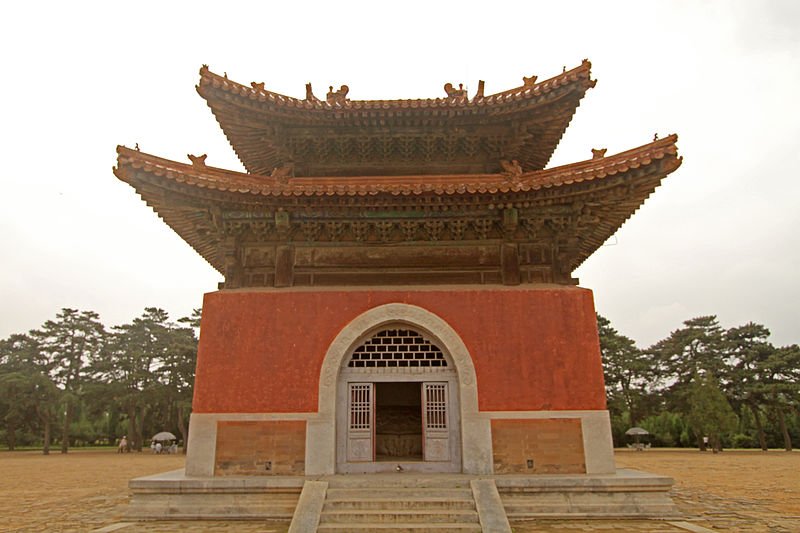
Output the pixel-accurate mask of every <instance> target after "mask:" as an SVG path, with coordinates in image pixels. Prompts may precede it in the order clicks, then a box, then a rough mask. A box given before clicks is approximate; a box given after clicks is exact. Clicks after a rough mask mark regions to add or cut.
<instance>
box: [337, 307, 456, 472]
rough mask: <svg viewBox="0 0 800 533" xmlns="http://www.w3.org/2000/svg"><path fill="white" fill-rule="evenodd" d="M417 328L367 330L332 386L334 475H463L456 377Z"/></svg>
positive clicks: (442, 355)
mask: <svg viewBox="0 0 800 533" xmlns="http://www.w3.org/2000/svg"><path fill="white" fill-rule="evenodd" d="M439 344H440V343H439V342H438V341H437V340H436V339H434V338H432V335H431V334H430V333H428V332H424V331H423V330H421V329H420V328H419V327H417V326H411V325H409V324H404V323H393V324H388V325H384V326H381V327H379V328H377V329H375V330H372V331H369V332H367V333H366V334H365V335H364V336H363V338H362V339H361V340H360V341H359V342H358V343H357V344H356V346H355V347H354V348H353V349H352V350H351V351H350V353H349V355H348V356H347V357H345V358H344V359H343V361H342V366H341V368H340V370H339V378H338V383H337V405H336V434H337V439H336V446H337V450H336V471H337V472H341V473H372V472H389V471H395V470H398V469H400V470H403V471H409V472H460V471H461V431H460V414H459V413H460V410H459V407H458V406H459V401H458V400H459V391H458V374H457V372H456V368H455V364H454V363H453V360H452V358H451V357H450V356H449V354H447V353H446V351H444V350H442V348H441V347H440V346H439Z"/></svg>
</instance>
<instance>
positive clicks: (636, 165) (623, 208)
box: [114, 135, 681, 271]
mask: <svg viewBox="0 0 800 533" xmlns="http://www.w3.org/2000/svg"><path fill="white" fill-rule="evenodd" d="M676 141H677V136H676V135H670V136H668V137H666V138H664V139H661V140H658V141H654V142H652V143H649V144H646V145H643V146H640V147H638V148H634V149H632V150H628V151H626V152H622V153H619V154H616V155H613V156H608V157H604V158H599V159H592V160H588V161H583V162H579V163H573V164H570V165H564V166H561V167H555V168H552V169H547V170H541V171H535V172H528V173H525V174H522V175H519V176H516V177H508V176H504V175H501V174H478V175H439V176H386V177H369V178H365V177H354V178H344V179H343V178H339V177H336V178H324V177H323V178H291V179H289V180H288V181H287V182H286V183H281V182H279V181H278V180H276V179H274V178H272V177H268V176H254V175H251V174H244V173H240V172H233V171H228V170H223V169H218V168H214V167H206V166H194V165H190V164H184V163H178V162H175V161H170V160H168V159H163V158H159V157H156V156H153V155H149V154H144V153H142V152H138V151H136V150H131V149H129V148H126V147H122V146H120V147H118V148H117V152H118V160H117V167H116V168H115V169H114V174H115V175H116V176H117V177H118V178H119V179H120V180H122V181H125V182H126V183H128V184H130V185H131V186H132V187H134V189H136V191H137V192H138V193H139V195H140V196H141V197H142V199H144V200H145V202H147V204H148V205H150V206H151V207H152V208H153V209H154V210H155V211H156V213H157V214H158V215H159V216H160V217H161V218H162V219H163V220H164V221H165V222H166V223H167V224H168V225H169V226H170V227H171V228H172V229H173V230H174V231H175V232H176V233H178V234H179V235H180V236H181V237H182V238H183V239H184V240H185V241H186V242H187V243H189V244H190V245H191V246H192V247H193V248H194V249H195V250H196V251H197V252H198V253H199V254H200V255H201V256H203V257H204V258H205V259H206V260H207V261H208V262H209V263H210V264H211V265H212V266H213V267H214V268H216V269H217V270H218V271H222V267H223V264H222V263H223V261H222V258H221V257H219V255H218V241H217V240H215V239H216V237H215V236H214V232H213V231H211V229H213V228H209V227H208V226H209V222H208V221H209V220H211V219H213V216H212V215H211V213H212V212H213V211H214V210H215V208H218V207H220V206H223V205H224V206H226V207H227V208H235V207H236V206H242V207H244V208H252V207H253V206H254V205H264V206H281V205H284V206H286V207H290V206H297V205H298V204H297V202H298V201H300V202H302V200H303V198H306V199H308V200H309V201H310V200H313V199H314V198H317V199H324V198H330V199H331V200H334V199H335V198H337V197H339V198H343V197H344V198H346V197H350V198H353V199H354V200H355V203H352V202H351V201H349V200H348V201H347V206H348V207H353V206H364V207H370V206H375V205H377V204H383V203H385V201H391V199H392V198H397V199H400V198H403V197H405V198H408V201H412V202H414V200H413V199H414V198H419V201H420V203H421V204H422V203H425V199H426V198H430V197H433V196H440V197H443V199H446V201H447V202H449V203H455V204H459V203H461V202H462V201H463V202H464V203H465V204H469V203H470V200H471V199H473V198H474V197H475V196H480V197H481V198H482V199H484V200H486V201H487V202H488V201H496V200H497V198H498V197H499V198H500V199H501V200H502V203H507V202H514V201H515V199H522V198H526V199H528V200H530V199H534V200H535V198H536V197H538V196H539V194H540V193H541V194H542V195H547V194H549V193H548V191H553V192H557V193H559V196H560V197H563V198H567V197H570V198H572V200H570V201H578V200H579V198H580V197H581V196H582V195H584V194H586V193H587V192H591V191H592V190H593V187H592V185H602V184H603V183H606V182H607V181H608V180H612V179H613V178H622V180H623V181H619V180H617V181H615V182H614V183H623V182H624V184H625V185H624V186H625V189H623V190H624V195H623V196H621V197H620V198H619V199H616V200H615V201H614V202H613V206H612V207H609V208H608V209H607V210H606V212H604V214H603V216H602V217H600V220H599V221H598V222H597V223H596V224H594V225H593V226H592V227H591V228H589V229H587V230H585V231H584V232H583V233H581V243H580V247H579V248H580V250H579V253H578V255H577V256H575V257H573V259H572V260H571V261H570V265H569V267H570V268H571V269H572V270H574V269H575V268H577V267H578V266H579V265H580V264H581V263H582V262H583V261H584V260H585V259H587V258H588V257H589V256H590V255H591V254H592V253H593V252H594V251H595V250H596V249H597V248H599V247H600V246H601V245H602V244H603V243H604V242H605V241H606V240H607V239H608V238H610V237H611V236H612V235H613V234H614V233H615V232H616V231H617V229H619V227H620V226H621V225H622V224H623V223H624V222H625V221H626V220H627V219H628V218H629V217H630V216H631V215H633V213H634V212H635V211H636V210H637V209H638V208H639V206H641V204H642V203H643V202H644V201H645V200H646V199H647V197H648V196H649V195H650V194H652V192H653V191H654V190H655V188H656V187H658V185H659V184H660V183H661V180H662V179H663V178H664V177H666V176H667V175H668V174H669V173H671V172H673V171H674V170H675V169H677V168H678V167H679V166H680V164H681V158H680V157H679V156H678V151H677V146H676ZM609 183H610V182H609ZM492 199H495V200H492ZM563 201H565V202H566V201H567V200H563Z"/></svg>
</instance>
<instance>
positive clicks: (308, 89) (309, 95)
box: [306, 82, 333, 102]
mask: <svg viewBox="0 0 800 533" xmlns="http://www.w3.org/2000/svg"><path fill="white" fill-rule="evenodd" d="M331 89H333V87H331ZM306 102H319V98H317V97H316V96H314V90H313V89H312V88H311V82H308V83H306Z"/></svg>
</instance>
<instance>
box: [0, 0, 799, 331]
mask: <svg viewBox="0 0 800 533" xmlns="http://www.w3.org/2000/svg"><path fill="white" fill-rule="evenodd" d="M0 46H1V47H2V51H3V53H2V56H0V57H2V74H1V76H2V83H0V95H1V96H2V102H3V111H2V121H0V141H1V142H0V147H1V148H0V153H2V165H1V166H0V194H2V196H1V197H2V209H0V250H2V263H0V264H1V265H2V266H0V337H6V336H7V335H9V334H11V333H16V332H24V331H26V330H28V329H30V328H35V327H38V326H39V325H41V324H42V322H44V321H45V320H47V319H49V318H52V317H54V316H55V314H56V312H57V311H58V310H59V309H60V308H61V307H75V308H79V309H90V310H94V311H97V312H98V313H100V316H101V319H102V320H103V322H104V323H105V324H107V325H112V324H120V323H123V322H127V321H129V320H131V319H132V318H133V317H135V316H137V315H139V314H140V313H141V312H142V310H143V308H144V307H145V306H159V307H163V308H165V309H166V310H168V311H169V312H170V314H171V315H172V316H173V318H175V319H177V318H179V317H180V316H184V315H187V314H189V313H190V312H191V309H192V308H193V307H199V306H200V305H201V303H202V295H203V293H204V292H208V291H212V290H215V288H216V285H217V283H218V282H219V281H221V277H220V276H219V274H217V273H216V271H214V270H213V269H212V268H211V267H210V266H209V265H208V264H207V263H205V261H204V260H203V259H202V258H201V257H200V256H198V255H197V254H196V253H195V252H194V251H193V250H192V249H191V248H190V247H189V246H188V245H187V244H185V243H184V242H183V241H182V240H181V239H180V238H179V237H178V236H177V235H176V234H175V233H174V232H172V230H171V229H169V227H167V226H166V225H165V224H164V223H163V222H161V221H160V220H159V219H158V217H157V216H156V215H155V214H154V213H153V211H152V210H151V209H150V208H149V207H147V205H145V204H144V202H143V201H142V200H141V199H140V198H139V197H138V196H137V195H136V194H135V192H134V191H133V189H131V188H130V187H129V186H128V185H126V184H124V183H122V182H120V181H118V180H117V179H116V178H115V177H114V175H113V174H112V172H111V169H112V166H113V165H114V164H115V156H116V154H115V146H116V145H117V144H125V145H127V146H131V147H133V146H134V144H135V143H137V142H138V143H139V145H140V147H141V149H142V151H145V152H148V153H152V154H156V155H159V156H163V157H167V158H170V159H175V160H177V161H188V160H187V159H186V154H187V153H194V154H201V153H208V164H209V165H212V166H219V167H224V168H229V169H234V170H242V166H241V164H240V163H239V162H238V160H237V159H236V157H235V155H234V153H233V150H232V149H231V148H230V146H229V145H228V143H227V140H226V139H225V136H224V135H223V134H222V131H221V130H220V128H219V126H218V125H217V123H216V122H215V120H214V118H213V116H212V114H211V112H210V110H209V109H208V108H207V107H206V105H205V102H204V101H203V100H202V99H201V98H200V96H199V95H197V93H196V92H195V89H194V86H195V84H196V83H197V81H198V78H199V77H198V69H199V68H200V66H201V65H202V64H204V63H207V64H209V65H210V67H211V69H212V70H213V71H215V72H219V73H222V72H227V73H228V75H229V77H230V78H231V79H233V80H235V81H238V82H240V83H244V84H249V83H250V82H251V81H263V82H265V84H266V88H268V89H270V90H273V91H277V92H280V93H283V94H287V95H291V96H296V97H300V98H302V97H303V96H304V95H305V89H304V84H305V83H306V82H309V81H310V82H312V84H313V86H314V89H315V93H316V94H317V96H324V94H325V92H326V89H327V87H328V85H334V86H337V87H338V86H339V85H341V84H347V85H349V87H350V94H349V97H350V98H352V99H358V100H361V99H384V98H428V97H439V96H443V95H444V93H443V90H442V86H443V84H444V83H445V82H452V83H454V84H457V83H464V84H465V85H466V86H467V87H468V88H469V90H470V94H473V93H474V91H475V89H476V88H477V82H478V80H479V79H483V80H486V93H487V94H491V93H494V92H498V91H502V90H505V89H509V88H512V87H516V86H519V85H520V84H521V79H522V76H523V75H524V76H530V75H532V74H536V75H538V76H539V78H540V79H545V78H548V77H551V76H553V75H556V74H558V73H560V72H561V70H562V67H563V66H566V67H567V68H572V67H575V66H577V65H579V64H580V62H581V60H582V59H583V58H588V59H590V60H591V61H592V64H593V69H592V72H593V76H594V77H595V78H596V79H598V84H597V87H596V88H594V89H592V90H590V91H589V92H588V93H587V95H586V97H585V98H584V100H583V103H582V104H581V107H580V108H579V109H578V111H577V113H576V115H575V117H574V119H573V121H572V123H571V125H570V127H569V129H568V130H567V132H566V134H565V135H564V137H563V139H562V141H561V144H560V146H559V148H558V149H557V150H556V152H555V155H554V157H553V159H552V160H551V163H550V166H555V165H561V164H567V163H571V162H574V161H578V160H583V159H587V158H588V157H590V155H591V154H590V149H591V148H608V150H609V154H613V153H617V152H620V151H623V150H627V149H629V148H633V147H636V146H639V145H642V144H645V143H647V142H649V141H650V140H652V138H653V134H654V133H656V132H658V133H659V135H661V136H663V135H666V134H669V133H677V134H678V135H679V140H678V148H679V150H680V153H681V155H683V156H684V163H683V166H682V167H681V168H680V169H678V170H677V171H676V172H675V173H673V174H672V175H671V176H669V177H668V178H667V179H666V180H665V181H664V183H663V185H662V186H661V187H660V188H659V189H657V190H656V193H655V194H654V195H653V196H652V197H651V198H650V199H649V200H648V201H647V202H645V204H644V205H643V206H642V208H641V209H640V210H639V211H638V212H637V213H636V214H635V215H634V216H633V217H632V218H631V219H629V220H628V222H627V223H626V224H625V225H624V226H623V227H622V229H621V230H620V231H619V232H618V233H617V235H616V236H615V237H614V238H612V239H611V240H610V242H609V243H607V244H606V245H605V246H604V247H602V248H601V249H599V250H598V251H597V252H596V253H595V254H594V255H593V256H592V257H591V258H590V259H589V260H588V261H586V262H585V263H584V265H583V266H581V268H580V269H578V271H577V272H576V275H577V276H578V277H579V278H580V280H581V285H582V286H584V287H588V288H591V289H593V290H594V294H595V301H596V306H597V310H598V311H599V312H600V313H601V314H603V315H605V316H607V317H608V318H610V319H611V321H612V324H613V325H614V326H615V327H616V328H617V329H619V330H620V331H621V332H622V333H624V334H626V335H628V336H630V337H632V338H634V339H635V340H636V341H637V343H638V344H639V345H640V346H647V345H649V344H651V343H653V342H655V341H657V340H659V339H661V338H663V337H665V336H666V335H668V334H669V332H670V331H672V330H674V329H676V328H678V327H680V325H681V322H682V321H683V320H686V319H689V318H691V317H694V316H698V315H705V314H716V315H718V317H719V319H720V322H721V324H722V325H723V326H724V327H732V326H735V325H740V324H743V323H745V322H748V321H751V320H752V321H755V322H759V323H762V324H764V325H766V326H767V327H768V328H770V330H771V331H772V334H773V335H772V340H773V342H775V343H776V344H789V343H796V342H800V283H798V281H797V276H798V273H800V237H798V228H799V227H800V209H798V203H800V202H799V201H800V146H799V145H800V142H798V141H799V140H800V113H798V111H800V104H798V100H799V97H798V94H800V90H799V89H800V2H797V1H795V0H786V1H762V2H758V1H718V2H702V1H698V0H692V1H685V2H642V1H633V2H596V1H588V2H567V1H555V0H550V1H547V2H518V3H511V2H500V1H493V2H480V3H471V2H463V1H462V2H453V1H449V2H432V1H427V2H412V1H402V2H364V3H358V2H334V1H328V2H313V1H309V0H304V1H301V2H296V3H290V2H281V3H277V2H275V3H273V2H269V3H267V2H147V1H137V2H125V3H122V2H98V3H96V4H89V3H81V2H51V3H46V2H45V3H42V2H7V3H4V4H3V7H0Z"/></svg>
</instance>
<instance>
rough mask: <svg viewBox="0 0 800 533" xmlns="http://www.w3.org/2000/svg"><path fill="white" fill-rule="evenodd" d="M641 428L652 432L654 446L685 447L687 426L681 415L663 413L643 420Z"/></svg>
mask: <svg viewBox="0 0 800 533" xmlns="http://www.w3.org/2000/svg"><path fill="white" fill-rule="evenodd" d="M641 427H643V428H644V429H646V430H647V431H649V432H650V435H651V437H650V442H651V443H652V444H653V445H654V446H667V447H677V446H683V445H684V444H683V441H682V435H683V434H684V433H685V432H686V429H687V426H686V421H685V420H684V417H683V416H682V415H681V414H680V413H672V412H670V411H662V412H660V413H658V414H657V415H652V416H649V417H647V418H646V419H644V420H642V423H641Z"/></svg>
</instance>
